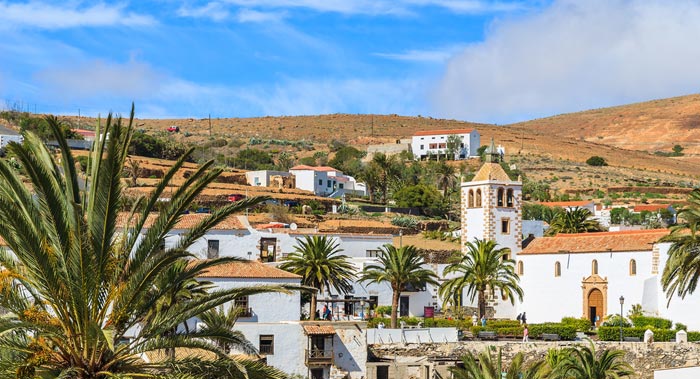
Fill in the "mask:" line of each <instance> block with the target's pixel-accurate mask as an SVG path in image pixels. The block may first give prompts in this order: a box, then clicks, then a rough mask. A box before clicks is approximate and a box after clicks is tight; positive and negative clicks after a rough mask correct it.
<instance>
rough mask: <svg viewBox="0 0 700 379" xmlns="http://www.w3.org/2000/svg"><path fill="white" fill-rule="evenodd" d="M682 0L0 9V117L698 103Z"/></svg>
mask: <svg viewBox="0 0 700 379" xmlns="http://www.w3.org/2000/svg"><path fill="white" fill-rule="evenodd" d="M698 19H700V3H698V1H695V0H678V1H672V2H671V1H661V0H658V1H653V0H639V1H632V0H586V1H575V0H542V1H525V0H522V1H520V0H500V1H482V0H211V1H208V0H203V1H183V2H179V1H171V0H160V1H134V0H132V1H128V0H124V1H119V2H108V1H105V2H88V1H80V0H68V1H60V2H59V1H56V2H53V1H50V0H30V1H28V2H27V1H18V2H15V1H9V2H8V1H0V33H2V36H3V38H0V57H1V58H0V106H1V105H3V103H4V107H12V106H16V104H19V105H21V106H24V107H25V108H26V109H29V110H32V111H33V110H34V108H35V107H36V109H37V111H39V112H52V113H63V114H76V113H77V112H78V109H80V111H81V113H82V114H87V115H96V114H97V113H99V112H101V113H106V112H107V111H109V110H114V111H118V112H120V111H121V112H125V111H126V110H127V109H128V107H129V105H130V103H131V101H134V102H135V103H136V107H137V115H138V116H140V117H158V118H165V117H206V115H208V114H210V113H211V115H212V117H249V116H264V115H274V116H277V115H308V114H322V113H377V114H392V113H396V114H401V115H419V114H420V115H424V116H433V117H445V118H455V119H460V120H467V121H480V122H492V123H508V122H513V121H518V120H525V119H530V118H536V117H543V116H548V115H553V114H557V113H562V112H571V111H577V110H584V109H589V108H595V107H602V106H609V105H616V104H624V103H628V102H634V101H642V100H647V99H653V98H661V97H668V96H677V95H682V94H688V93H695V92H697V88H698V84H700V69H699V68H698V67H700V65H698V64H697V62H699V61H700V44H698V43H697V41H698V38H699V37H700V23H698V22H697V20H698Z"/></svg>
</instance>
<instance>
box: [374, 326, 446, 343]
mask: <svg viewBox="0 0 700 379" xmlns="http://www.w3.org/2000/svg"><path fill="white" fill-rule="evenodd" d="M457 339H458V338H457V328H407V329H367V344H370V345H371V344H380V345H381V344H394V343H428V344H434V343H445V342H457Z"/></svg>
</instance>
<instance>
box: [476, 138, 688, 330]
mask: <svg viewBox="0 0 700 379" xmlns="http://www.w3.org/2000/svg"><path fill="white" fill-rule="evenodd" d="M492 147H493V144H492ZM489 150H491V148H490V149H489ZM497 159H498V155H493V154H487V162H486V163H484V165H483V166H482V167H481V169H480V170H479V172H478V173H477V174H476V176H475V177H474V179H473V180H472V181H471V182H468V183H462V242H463V243H464V242H467V241H470V240H473V239H474V238H480V239H489V240H495V241H496V242H497V243H498V245H499V246H500V247H507V248H509V249H510V250H511V258H512V259H514V260H515V261H516V272H517V274H518V275H519V276H520V286H521V287H522V289H523V291H524V294H525V295H524V298H523V301H522V303H521V304H516V307H511V306H510V303H508V302H505V301H501V299H499V298H498V296H496V298H492V299H490V303H489V306H492V307H493V308H494V309H495V311H496V317H498V318H512V317H514V315H515V314H516V313H520V312H526V313H527V319H528V321H531V322H536V323H538V322H545V321H559V320H561V318H562V317H565V316H566V317H584V318H587V319H589V320H592V322H596V323H597V324H600V322H601V321H602V320H603V318H604V317H605V316H607V315H609V314H614V313H619V312H620V300H619V299H620V297H624V304H623V308H624V309H623V313H624V314H626V313H627V312H628V310H629V309H630V308H631V306H632V305H634V304H640V305H641V306H642V310H643V312H644V313H646V314H649V315H656V316H660V317H664V318H667V319H671V320H672V321H674V322H681V323H683V324H686V325H688V327H689V328H690V330H700V319H698V318H697V312H698V311H699V310H700V294H695V295H691V296H686V298H685V299H680V298H678V297H677V296H674V297H673V298H672V299H671V301H670V304H668V305H667V303H668V299H667V297H666V294H665V293H664V291H663V288H662V286H661V274H662V273H663V270H664V267H665V265H666V260H667V259H668V249H669V247H670V244H669V243H659V242H658V241H659V239H660V238H662V237H663V236H665V235H667V234H668V230H667V229H657V230H630V231H621V232H599V233H581V234H570V235H565V234H560V235H557V236H555V237H541V238H534V240H531V241H529V244H528V245H527V247H526V248H524V249H521V243H522V240H521V239H522V236H521V224H522V213H521V210H520V209H521V196H520V193H521V192H520V191H521V183H520V182H519V181H512V180H511V179H510V178H508V176H507V175H506V174H505V172H504V171H503V170H502V169H501V167H500V165H499V164H498V163H497ZM511 191H512V192H511ZM558 205H559V204H558ZM569 205H571V206H574V207H576V206H578V207H581V206H583V207H586V208H588V207H589V205H587V204H561V205H559V206H564V207H567V206H569ZM504 303H505V304H504Z"/></svg>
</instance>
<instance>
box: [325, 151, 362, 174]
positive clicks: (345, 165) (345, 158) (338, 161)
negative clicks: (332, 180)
mask: <svg viewBox="0 0 700 379" xmlns="http://www.w3.org/2000/svg"><path fill="white" fill-rule="evenodd" d="M365 155H367V152H364V151H360V150H358V149H356V148H354V147H352V146H343V147H341V148H340V149H338V150H337V151H336V152H335V155H334V156H333V159H331V160H330V161H329V162H328V164H329V165H330V166H331V167H335V168H337V169H339V170H341V171H343V172H344V173H346V174H348V175H351V176H355V175H357V173H358V172H359V169H360V167H361V166H362V164H361V162H360V159H362V158H364V157H365Z"/></svg>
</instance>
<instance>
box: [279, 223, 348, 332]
mask: <svg viewBox="0 0 700 379" xmlns="http://www.w3.org/2000/svg"><path fill="white" fill-rule="evenodd" d="M342 251H343V250H342V249H339V248H338V244H337V243H334V242H333V239H332V238H329V237H327V236H320V237H319V236H313V237H311V236H306V237H304V240H303V241H299V242H298V243H297V245H296V246H295V247H294V252H292V253H291V254H289V255H288V256H287V257H286V258H284V260H283V261H282V264H281V265H280V268H281V269H283V270H287V271H289V272H291V273H294V274H297V275H300V276H301V277H302V280H301V281H302V284H303V285H306V286H309V287H313V288H316V289H317V290H318V293H317V292H316V291H313V292H312V293H311V307H310V308H309V318H310V319H311V320H314V319H315V318H316V299H317V296H318V294H319V293H320V294H323V293H324V291H326V290H329V289H331V288H333V289H334V290H336V291H337V292H338V293H347V292H349V291H350V290H351V289H352V280H354V279H355V274H354V271H355V267H354V266H353V265H352V263H351V262H350V258H348V256H347V255H344V254H340V253H341V252H342Z"/></svg>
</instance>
